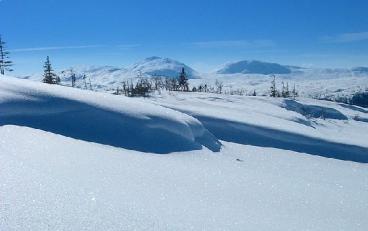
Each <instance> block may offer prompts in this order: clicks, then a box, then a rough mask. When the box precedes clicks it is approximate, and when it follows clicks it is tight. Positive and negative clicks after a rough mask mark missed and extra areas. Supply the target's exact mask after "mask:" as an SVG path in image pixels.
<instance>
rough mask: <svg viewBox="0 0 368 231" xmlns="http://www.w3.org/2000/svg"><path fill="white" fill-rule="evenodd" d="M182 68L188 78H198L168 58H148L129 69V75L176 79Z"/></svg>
mask: <svg viewBox="0 0 368 231" xmlns="http://www.w3.org/2000/svg"><path fill="white" fill-rule="evenodd" d="M182 68H184V69H185V72H186V73H187V75H188V78H190V79H193V78H198V77H199V74H198V72H196V71H195V70H193V69H192V68H190V67H189V66H187V65H185V64H184V63H181V62H178V61H176V60H173V59H169V58H161V57H156V56H153V57H149V58H146V59H144V60H143V61H140V62H138V63H136V64H134V65H133V66H131V67H130V68H129V72H130V73H134V74H138V73H142V74H143V75H149V76H165V77H178V75H179V73H180V72H181V69H182Z"/></svg>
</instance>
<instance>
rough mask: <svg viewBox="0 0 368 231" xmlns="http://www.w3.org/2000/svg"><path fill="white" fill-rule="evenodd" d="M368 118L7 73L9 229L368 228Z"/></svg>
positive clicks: (4, 160) (2, 128)
mask: <svg viewBox="0 0 368 231" xmlns="http://www.w3.org/2000/svg"><path fill="white" fill-rule="evenodd" d="M322 115H323V116H322ZM70 121H77V122H75V123H74V122H70ZM367 121H368V111H367V110H366V109H364V108H360V107H354V106H349V105H343V104H337V103H333V102H324V101H316V100H311V99H303V98H301V99H298V100H297V101H287V100H282V99H271V98H267V97H245V96H229V95H217V94H204V93H188V94H186V93H165V92H163V93H162V94H161V95H155V96H153V97H151V98H148V99H131V98H126V97H124V96H112V95H107V94H102V93H96V92H88V91H82V90H77V89H71V88H66V87H60V86H49V85H45V84H41V83H34V82H30V81H27V80H17V79H11V78H3V77H2V78H1V79H0V164H1V168H0V230H10V231H12V230H21V231H22V230H211V231H214V230H241V231H242V230H260V231H263V230H280V231H281V230H282V231H285V230H321V231H325V230H357V231H365V230H366V229H367V227H368V214H367V213H366V211H367V210H368V193H367V192H368V178H367V175H368V165H367V164H366V163H367V155H368V144H367V142H366V140H367V138H368V137H367V131H368V122H367ZM55 122H56V123H55ZM129 128H131V129H129ZM135 131H139V132H135ZM212 134H213V135H212ZM86 135H89V136H87V138H88V137H89V138H91V139H87V138H86ZM121 137H123V138H124V139H126V140H128V141H129V142H123V143H117V144H113V143H108V142H107V141H110V140H111V139H112V140H115V141H116V140H118V141H119V142H121V140H122V139H120V138H121ZM114 138H119V139H114ZM143 139H147V140H148V141H147V142H148V143H145V141H144V140H143ZM156 139H158V140H156ZM136 140H139V141H141V142H140V145H139V146H134V145H131V144H132V143H133V144H135V142H136ZM172 140H174V141H175V142H174V141H172ZM154 141H157V142H154ZM142 142H143V144H142ZM219 142H221V149H220V146H219V145H220V143H219ZM163 151H165V152H163ZM151 152H152V153H151ZM153 153H170V154H169V155H154V154H153ZM326 157H328V158H326Z"/></svg>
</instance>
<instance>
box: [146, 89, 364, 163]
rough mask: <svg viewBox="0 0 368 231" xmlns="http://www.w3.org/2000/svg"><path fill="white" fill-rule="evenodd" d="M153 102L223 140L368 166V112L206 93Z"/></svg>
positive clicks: (305, 101)
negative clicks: (193, 120)
mask: <svg viewBox="0 0 368 231" xmlns="http://www.w3.org/2000/svg"><path fill="white" fill-rule="evenodd" d="M151 100H152V101H153V102H154V103H156V104H159V105H162V106H165V107H168V108H172V109H175V110H179V111H182V112H185V113H187V114H190V115H191V116H193V117H195V118H197V119H198V120H199V121H201V122H202V124H203V125H204V126H205V127H206V128H207V129H208V130H209V131H210V132H211V133H213V134H214V135H215V136H216V137H217V138H219V139H220V140H225V141H229V142H235V143H241V144H244V145H253V146H261V147H273V148H279V149H284V150H285V149H286V150H292V151H296V152H300V153H307V154H312V155H319V156H324V157H330V158H335V159H341V160H352V161H356V162H362V163H368V142H367V140H368V134H367V131H368V123H367V122H366V121H367V119H368V110H366V109H363V108H359V107H354V106H349V105H343V104H337V103H333V102H327V101H318V100H312V99H303V98H301V99H299V100H298V101H293V100H284V99H279V98H276V99H274V98H268V97H244V96H223V95H217V94H208V93H188V94H185V95H181V94H178V95H175V94H174V95H165V94H163V95H161V96H158V97H154V98H153V99H151ZM178 102H180V103H178ZM359 109H360V110H359Z"/></svg>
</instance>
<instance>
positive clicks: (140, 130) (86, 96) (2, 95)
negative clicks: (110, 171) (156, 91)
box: [0, 77, 221, 154]
mask: <svg viewBox="0 0 368 231" xmlns="http://www.w3.org/2000/svg"><path fill="white" fill-rule="evenodd" d="M144 101H145V100H142V99H131V98H126V97H122V96H113V95H108V94H102V93H96V92H88V91H82V90H79V89H72V88H67V87H61V86H52V85H46V84H43V83H35V82H31V81H27V80H19V79H13V78H6V77H4V78H1V79H0V126H2V125H18V126H26V127H31V128H35V129H40V130H44V131H48V132H52V133H55V134H59V135H63V136H67V137H71V138H75V139H79V140H85V141H90V142H95V143H100V144H105V145H111V146H115V147H121V148H125V149H130V150H137V151H142V152H152V153H160V154H164V153H171V152H175V151H188V150H197V149H201V148H202V146H205V147H207V148H209V149H210V150H212V151H219V150H220V147H221V144H220V142H219V141H218V140H217V139H216V138H215V137H214V136H213V135H212V134H211V133H210V132H209V131H207V130H206V129H205V128H204V127H203V126H202V124H201V123H200V122H199V121H198V120H197V119H194V118H193V117H191V116H189V115H186V114H183V113H180V112H177V111H174V110H171V109H167V108H164V107H161V106H156V105H152V104H149V103H146V102H144Z"/></svg>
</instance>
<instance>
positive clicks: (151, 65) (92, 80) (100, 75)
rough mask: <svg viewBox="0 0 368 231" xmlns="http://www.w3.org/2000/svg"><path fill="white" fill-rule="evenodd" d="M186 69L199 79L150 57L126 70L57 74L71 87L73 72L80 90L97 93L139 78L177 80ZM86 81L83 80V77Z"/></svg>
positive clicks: (86, 69)
mask: <svg viewBox="0 0 368 231" xmlns="http://www.w3.org/2000/svg"><path fill="white" fill-rule="evenodd" d="M182 68H184V69H185V72H186V73H187V76H188V78H189V79H196V78H199V74H198V72H197V71H195V70H193V69H192V68H191V67H189V66H187V65H185V64H184V63H181V62H179V61H176V60H173V59H169V58H160V57H150V58H146V59H144V60H142V61H139V62H137V63H135V64H133V65H131V66H128V67H126V68H123V67H114V66H82V67H72V68H68V69H66V70H62V71H59V72H58V73H57V74H58V75H59V76H60V78H61V83H62V84H63V85H71V71H73V72H74V73H75V74H76V78H77V82H76V85H77V86H78V87H79V88H90V85H91V86H92V89H94V90H97V91H109V90H111V89H116V88H117V87H121V82H122V81H124V80H127V79H129V80H130V79H135V78H137V77H139V76H143V77H148V78H150V77H155V76H160V77H169V78H176V77H178V76H179V74H180V72H181V69H182ZM84 75H85V76H86V79H85V80H84V79H83V76H84ZM20 78H22V79H30V80H34V81H39V82H41V80H42V74H35V75H32V76H26V77H20Z"/></svg>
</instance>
